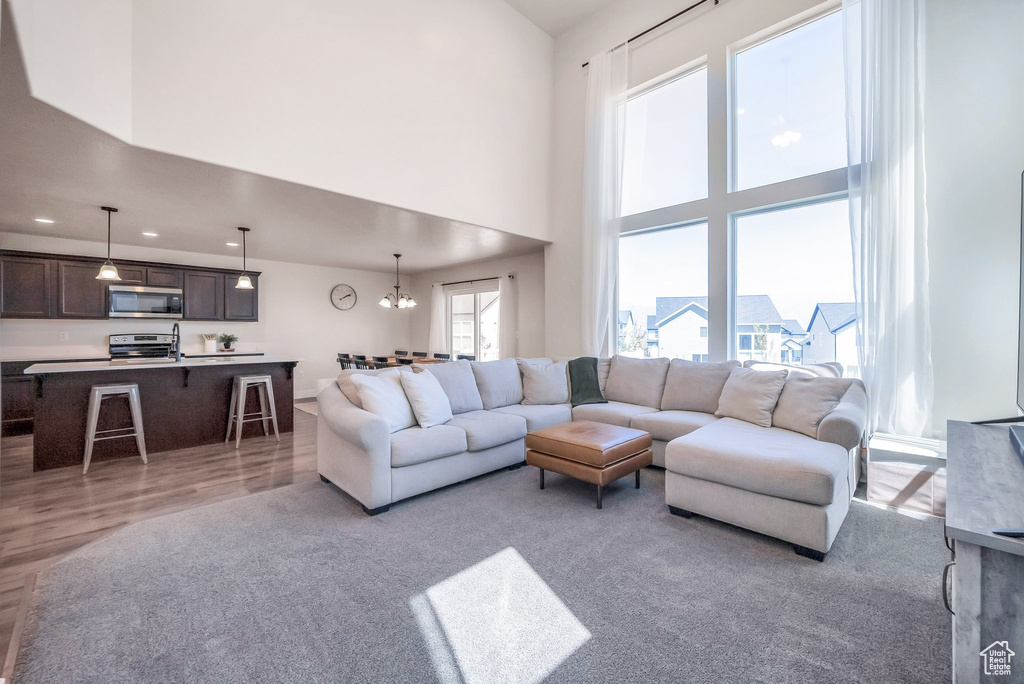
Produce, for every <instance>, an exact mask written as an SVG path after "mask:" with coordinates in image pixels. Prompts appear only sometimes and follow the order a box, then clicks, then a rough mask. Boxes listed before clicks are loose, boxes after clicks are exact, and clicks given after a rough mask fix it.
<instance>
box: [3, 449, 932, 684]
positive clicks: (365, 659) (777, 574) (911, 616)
mask: <svg viewBox="0 0 1024 684" xmlns="http://www.w3.org/2000/svg"><path fill="white" fill-rule="evenodd" d="M663 491H664V473H663V472H662V471H658V470H653V469H647V470H644V471H643V488H642V489H641V490H640V491H637V490H635V489H633V486H632V478H627V479H624V480H620V481H619V482H618V483H616V485H615V486H614V487H613V488H611V489H610V491H608V493H607V494H606V495H605V507H604V510H602V511H598V510H596V509H595V508H594V500H593V498H594V491H593V488H592V487H589V486H587V485H584V484H582V483H579V482H576V481H574V480H569V479H567V478H563V477H560V476H557V475H553V474H550V475H549V477H548V488H547V489H546V490H544V491H540V490H539V489H538V488H537V471H536V470H534V469H533V468H522V469H520V470H517V471H513V472H508V471H502V472H499V473H496V474H492V475H487V476H484V477H481V478H477V479H475V480H472V481H469V482H466V483H463V484H460V485H457V486H454V487H449V488H447V489H444V490H441V491H439V492H433V493H431V494H428V495H425V496H422V497H419V498H416V499H413V500H411V501H407V502H404V503H402V504H398V505H396V506H394V507H392V509H391V511H390V512H388V513H385V514H383V515H381V516H378V517H375V518H369V517H367V516H365V515H364V514H363V513H362V512H361V511H360V509H359V507H358V505H357V504H356V503H355V502H354V501H353V500H352V499H350V498H348V497H347V496H345V495H343V494H341V493H340V492H339V491H338V490H337V489H335V488H334V487H332V486H329V485H323V484H320V483H305V484H298V485H292V486H289V487H285V488H282V489H278V490H275V491H272V492H268V493H264V494H256V495H252V496H248V497H245V498H242V499H237V500H235V501H230V502H226V503H221V504H215V505H212V506H207V507H205V508H200V509H196V510H193V511H189V512H186V513H180V514H175V515H170V516H166V517H162V518H158V519H155V520H152V521H148V522H144V523H140V524H136V525H132V526H130V527H128V528H126V529H124V530H122V531H120V532H118V533H116V534H115V535H113V536H112V537H110V538H108V539H106V540H104V541H101V542H98V543H95V544H93V545H91V546H88V547H85V548H84V549H82V550H80V551H78V552H76V553H74V554H72V555H71V556H69V557H68V558H67V559H66V560H64V561H62V562H61V563H59V564H57V565H56V566H54V567H53V568H52V569H51V570H50V571H49V572H47V573H46V574H45V575H43V576H41V577H40V581H39V585H38V588H37V590H36V593H35V594H34V596H33V604H32V607H31V610H30V614H29V620H28V621H27V628H26V632H25V635H24V638H23V641H22V648H21V652H20V655H19V658H18V663H17V677H16V679H15V681H17V682H19V684H34V683H36V682H45V683H46V684H54V683H57V682H104V683H107V684H109V683H111V682H429V681H444V682H449V681H450V682H460V681H461V682H469V683H472V682H483V681H523V682H537V681H541V680H544V681H548V682H580V681H586V682H656V681H665V682H716V683H718V682H744V683H748V682H830V683H834V682H902V683H908V684H909V683H913V682H927V683H928V684H933V683H934V682H942V681H949V679H950V619H949V616H948V615H947V614H946V612H945V610H944V609H943V607H942V602H941V599H940V595H939V578H940V575H941V571H942V566H943V564H944V562H945V559H946V556H947V552H946V550H945V547H944V546H943V542H942V525H941V523H940V521H937V520H933V521H927V522H922V521H919V520H915V519H912V518H907V517H904V516H900V515H897V514H894V513H891V512H887V511H882V510H878V509H875V508H872V507H869V506H867V505H865V504H861V503H855V504H854V507H853V510H852V511H851V513H850V516H849V518H848V519H847V521H846V524H845V526H844V527H843V529H842V531H841V532H840V534H839V538H838V539H837V541H836V544H835V546H834V548H833V551H832V553H831V554H830V555H829V556H828V558H827V559H826V560H825V562H824V563H817V562H814V561H811V560H808V559H805V558H801V557H799V556H796V555H795V554H794V553H793V552H792V550H791V549H790V547H789V546H788V545H786V544H783V543H781V542H778V541H775V540H772V539H768V538H766V537H762V536H760V535H756V534H753V533H750V532H745V531H743V530H739V529H737V528H733V527H729V526H727V525H724V524H721V523H717V522H714V521H711V520H708V519H705V518H697V517H694V518H692V519H689V520H684V519H682V518H678V517H674V516H671V515H669V514H668V511H667V510H666V507H665V504H664V498H663Z"/></svg>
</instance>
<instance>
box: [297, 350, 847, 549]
mask: <svg viewBox="0 0 1024 684" xmlns="http://www.w3.org/2000/svg"><path fill="white" fill-rule="evenodd" d="M552 363H553V362H552V361H551V360H549V359H522V360H520V361H519V364H524V365H525V364H529V365H535V366H544V365H546V364H552ZM519 364H517V362H516V361H515V360H512V359H506V360H502V361H491V362H469V361H456V362H453V363H448V364H443V365H440V366H421V367H417V366H414V367H412V368H405V369H403V370H402V371H401V372H431V373H432V374H433V375H435V377H437V379H438V381H439V383H440V384H441V388H442V389H443V390H444V393H445V395H446V396H447V398H448V399H449V402H450V404H451V409H452V413H453V417H452V419H451V420H450V421H448V422H446V423H445V424H443V425H436V426H434V427H429V428H422V427H418V426H416V427H409V428H406V429H401V430H398V431H396V432H394V433H392V432H391V429H390V427H389V425H388V423H387V421H386V420H385V419H383V418H381V417H379V416H377V415H374V414H372V413H370V412H368V411H366V410H364V409H363V408H361V405H360V402H359V396H358V391H357V390H356V389H355V387H354V386H353V384H352V382H351V379H350V376H351V375H352V374H356V373H371V374H372V373H375V372H381V371H345V372H343V373H342V375H341V376H339V380H338V382H336V383H332V384H330V385H328V386H327V387H326V388H325V389H324V390H323V391H322V392H321V393H320V394H319V396H318V402H319V418H318V447H317V460H318V466H319V471H320V476H321V478H322V479H323V480H324V481H329V482H331V483H333V484H335V485H336V486H338V487H339V488H341V489H342V490H344V491H345V492H347V493H348V494H350V495H351V496H352V497H353V498H355V499H356V500H357V501H359V503H360V504H361V505H362V506H363V509H364V510H365V511H366V512H367V513H368V514H370V515H375V514H377V513H380V512H383V511H386V510H387V509H388V508H389V506H390V505H391V504H392V503H394V502H396V501H400V500H402V499H406V498H409V497H412V496H415V495H417V494H421V493H423V492H427V491H430V490H433V489H437V488H439V487H443V486H446V485H450V484H453V483H456V482H460V481H462V480H466V479H468V478H471V477H474V476H477V475H481V474H483V473H487V472H490V471H493V470H498V469H501V468H506V467H512V468H515V467H518V466H519V465H521V464H522V463H523V459H524V438H525V436H526V433H527V432H528V431H531V430H537V429H540V428H543V427H548V426H551V425H557V424H560V423H563V422H567V421H569V420H594V421H598V422H605V423H610V424H614V425H621V426H625V427H632V428H636V429H641V430H645V431H647V432H650V433H651V435H652V437H653V438H654V464H655V465H657V466H661V467H664V468H665V469H666V471H667V472H666V480H665V482H666V485H665V487H666V493H665V494H666V503H667V504H668V506H669V508H670V510H671V511H672V512H673V513H675V514H678V515H683V516H686V517H688V516H689V515H691V514H693V513H697V514H701V515H704V516H707V517H711V518H715V519H718V520H722V521H725V522H728V523H731V524H734V525H738V526H741V527H745V528H747V529H751V530H754V531H757V532H761V533H764V534H767V535H770V536H773V537H777V538H779V539H782V540H785V541H788V542H790V543H792V544H793V545H794V547H795V549H796V550H797V552H798V553H801V554H803V555H807V556H809V557H812V558H817V559H818V560H821V559H822V558H823V557H824V554H825V553H826V552H827V551H828V550H829V549H830V548H831V545H832V541H833V540H834V539H835V536H836V533H837V532H838V530H839V527H840V526H841V525H842V522H843V520H844V519H845V517H846V513H847V511H848V509H849V505H850V500H851V498H852V495H853V490H854V489H855V487H856V484H857V481H858V480H859V476H860V467H859V466H860V459H859V453H860V446H861V441H862V439H863V430H864V420H865V402H866V399H865V393H864V388H863V385H862V384H861V383H860V381H858V380H845V381H843V380H838V379H833V380H828V381H814V382H808V381H806V376H807V374H808V373H814V374H821V375H838V372H837V371H836V370H835V369H831V368H828V367H824V368H822V367H819V368H811V369H808V368H796V369H792V370H793V373H792V374H791V375H790V376H789V378H787V377H786V374H785V372H782V373H780V372H779V368H778V367H770V368H765V369H763V370H765V371H766V372H765V373H764V374H760V373H754V370H757V371H760V370H762V369H760V368H757V366H756V365H755V366H754V370H742V369H741V367H740V364H739V362H735V361H734V362H727V363H724V364H695V363H691V362H688V361H681V360H678V359H674V360H672V361H671V362H670V361H669V360H668V359H631V358H626V357H618V356H617V357H614V358H611V359H599V360H598V379H599V384H600V389H601V392H602V394H603V395H604V396H605V398H606V399H607V400H608V401H607V403H595V404H585V405H581V406H576V407H575V408H572V407H571V405H570V404H569V403H567V402H566V403H561V402H557V403H544V404H538V403H531V397H530V396H524V390H523V381H522V375H521V372H520V365H519ZM749 365H751V364H748V366H749ZM782 368H783V370H786V371H788V370H791V369H788V368H786V367H782ZM391 372H392V373H393V372H395V371H394V370H392V371H391ZM751 373H753V375H751ZM734 376H735V377H734ZM755 376H756V377H755ZM771 378H774V379H775V380H773V382H780V383H783V384H778V387H782V388H783V389H782V392H783V393H784V394H783V395H779V394H778V393H776V395H775V397H774V398H771V397H769V398H767V399H764V398H759V399H758V400H759V401H761V403H762V404H764V406H762V407H760V408H761V413H760V414H757V415H754V417H752V418H750V419H749V420H743V419H738V418H736V417H729V407H725V408H723V407H721V406H720V405H719V404H720V402H724V401H725V399H724V397H723V387H724V386H725V385H726V383H730V384H729V389H728V390H726V391H725V392H726V393H727V394H729V396H730V397H731V399H732V400H735V398H736V396H737V392H736V390H735V387H740V388H742V387H743V385H742V384H741V383H742V382H748V383H749V382H762V381H764V382H767V381H769V380H770V379H771ZM780 378H781V379H780ZM794 378H804V380H803V381H799V380H794ZM837 382H838V383H842V384H841V385H837V384H836V383H837ZM837 387H839V388H841V389H842V391H841V393H839V394H837V391H838V390H837ZM791 390H792V392H791ZM829 391H830V392H832V399H831V400H829V399H828V398H827V397H826V398H825V399H822V398H820V397H818V398H817V399H815V397H814V394H813V393H814V392H818V393H819V394H820V393H822V392H825V393H826V394H827V393H828V392H829ZM808 392H810V393H811V394H808ZM528 393H529V392H528ZM748 394H749V392H748ZM741 395H742V392H741ZM545 396H546V397H554V398H555V399H562V398H564V399H566V400H567V399H568V386H566V388H565V393H564V395H563V396H559V393H558V392H555V393H554V394H552V393H551V392H548V393H546V394H545ZM807 397H810V398H809V399H808V398H807ZM746 398H749V397H746ZM776 402H778V408H776ZM801 402H803V403H801ZM823 402H825V403H823ZM734 403H735V402H734ZM755 403H756V401H755ZM784 405H785V412H786V413H787V420H788V421H789V422H790V427H791V428H793V429H786V428H784V427H778V426H774V425H772V426H769V425H771V421H772V412H773V411H777V412H778V413H779V419H780V420H781V419H782V411H783V406H784ZM823 407H824V408H823ZM720 408H723V410H724V414H723V415H715V413H716V411H718V410H719V409H720ZM765 409H766V410H767V416H768V417H767V422H768V424H767V425H765V424H764V415H765V413H764V411H765ZM732 410H733V412H734V413H735V411H736V410H737V409H735V408H733V409H732ZM742 410H746V409H742ZM719 413H722V412H721V411H719ZM804 413H806V414H807V415H803V414H804ZM811 414H814V415H811ZM758 420H760V421H761V424H755V423H756V422H757V421H758ZM751 421H754V422H751ZM794 423H795V424H794ZM797 430H800V431H797Z"/></svg>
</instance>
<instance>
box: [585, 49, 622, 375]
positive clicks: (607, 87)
mask: <svg viewBox="0 0 1024 684" xmlns="http://www.w3.org/2000/svg"><path fill="white" fill-rule="evenodd" d="M627 55H628V50H627V47H626V45H620V46H619V47H617V48H614V49H612V50H608V51H606V52H602V53H600V54H598V55H595V56H593V57H591V58H590V66H589V78H588V81H587V114H586V117H587V118H586V124H585V125H586V148H585V155H584V168H583V182H584V188H583V239H582V250H583V251H582V264H581V271H582V283H581V285H582V292H581V306H582V311H581V316H580V318H581V321H580V322H581V332H582V335H583V339H582V342H583V352H584V353H586V354H590V355H593V356H609V355H611V354H614V353H615V349H616V346H617V344H616V341H617V336H618V326H617V314H616V311H615V309H616V306H617V298H618V272H619V233H618V226H617V225H616V221H615V219H616V218H618V216H619V209H620V186H621V179H622V156H623V155H622V141H623V134H624V130H625V125H624V122H625V117H626V108H625V106H624V105H625V101H626V81H627V79H626V75H627Z"/></svg>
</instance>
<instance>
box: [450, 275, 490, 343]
mask: <svg viewBox="0 0 1024 684" xmlns="http://www.w3.org/2000/svg"><path fill="white" fill-rule="evenodd" d="M500 307H501V304H500V302H499V301H498V286H497V285H494V286H487V287H483V288H470V289H466V290H455V291H451V292H449V293H448V317H449V321H450V325H449V328H448V329H449V330H450V334H451V337H450V339H449V347H448V348H449V349H451V354H452V358H455V357H456V356H457V355H459V354H465V355H467V356H474V357H476V359H477V360H478V361H493V360H495V359H498V358H499V355H498V321H499V319H500V315H499V314H500Z"/></svg>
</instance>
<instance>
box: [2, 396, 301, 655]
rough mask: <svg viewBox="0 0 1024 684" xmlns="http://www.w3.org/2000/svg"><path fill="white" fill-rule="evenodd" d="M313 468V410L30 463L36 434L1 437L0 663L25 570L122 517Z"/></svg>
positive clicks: (217, 496) (106, 530)
mask: <svg viewBox="0 0 1024 684" xmlns="http://www.w3.org/2000/svg"><path fill="white" fill-rule="evenodd" d="M316 478H317V470H316V417H314V416H311V415H309V414H308V413H303V412H302V411H296V412H295V431H294V432H291V433H284V434H282V435H281V442H280V444H279V443H278V442H276V441H275V440H274V438H273V437H270V438H263V437H254V438H247V439H245V440H243V441H242V446H241V448H240V449H238V450H237V451H236V450H235V448H234V442H232V443H230V444H223V445H222V444H215V445H212V446H204V447H194V448H191V449H181V450H179V451H168V452H163V453H157V454H149V464H148V465H143V464H142V462H141V461H140V460H138V459H134V458H125V459H118V460H116V461H106V462H98V463H94V464H93V467H91V468H90V469H89V474H88V475H85V476H83V475H82V470H81V468H79V467H72V468H58V469H55V470H47V471H43V472H38V473H33V472H32V437H31V436H24V437H5V438H3V439H2V440H0V663H2V662H3V659H4V655H5V654H6V653H7V649H8V645H9V643H10V640H11V637H12V633H13V630H14V623H15V620H16V618H17V615H18V609H19V604H20V603H21V599H22V596H23V594H24V593H25V586H26V579H27V578H31V577H33V576H34V573H36V572H38V571H39V570H41V569H43V568H45V567H47V566H49V565H50V564H51V563H53V562H54V561H56V560H59V559H60V558H61V557H62V556H64V555H65V554H67V553H68V552H70V551H73V550H75V549H77V548H79V547H81V546H84V545H85V544H88V543H89V542H91V541H94V540H96V539H99V538H101V537H104V536H106V535H108V534H110V533H112V532H114V531H115V530H117V529H118V528H120V527H123V526H125V525H128V524H130V523H133V522H138V521H139V520H144V519H146V518H152V517H155V516H158V515H164V514H166V513H173V512H176V511H182V510H187V509H189V508H195V507H197V506H203V505H206V504H209V503H213V502H216V501H225V500H227V499H234V498H236V497H240V496H245V495H247V494H252V493H255V492H261V491H265V490H268V489H274V488H276V487H283V486H285V485H289V484H293V483H296V482H306V481H309V480H314V479H316Z"/></svg>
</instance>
